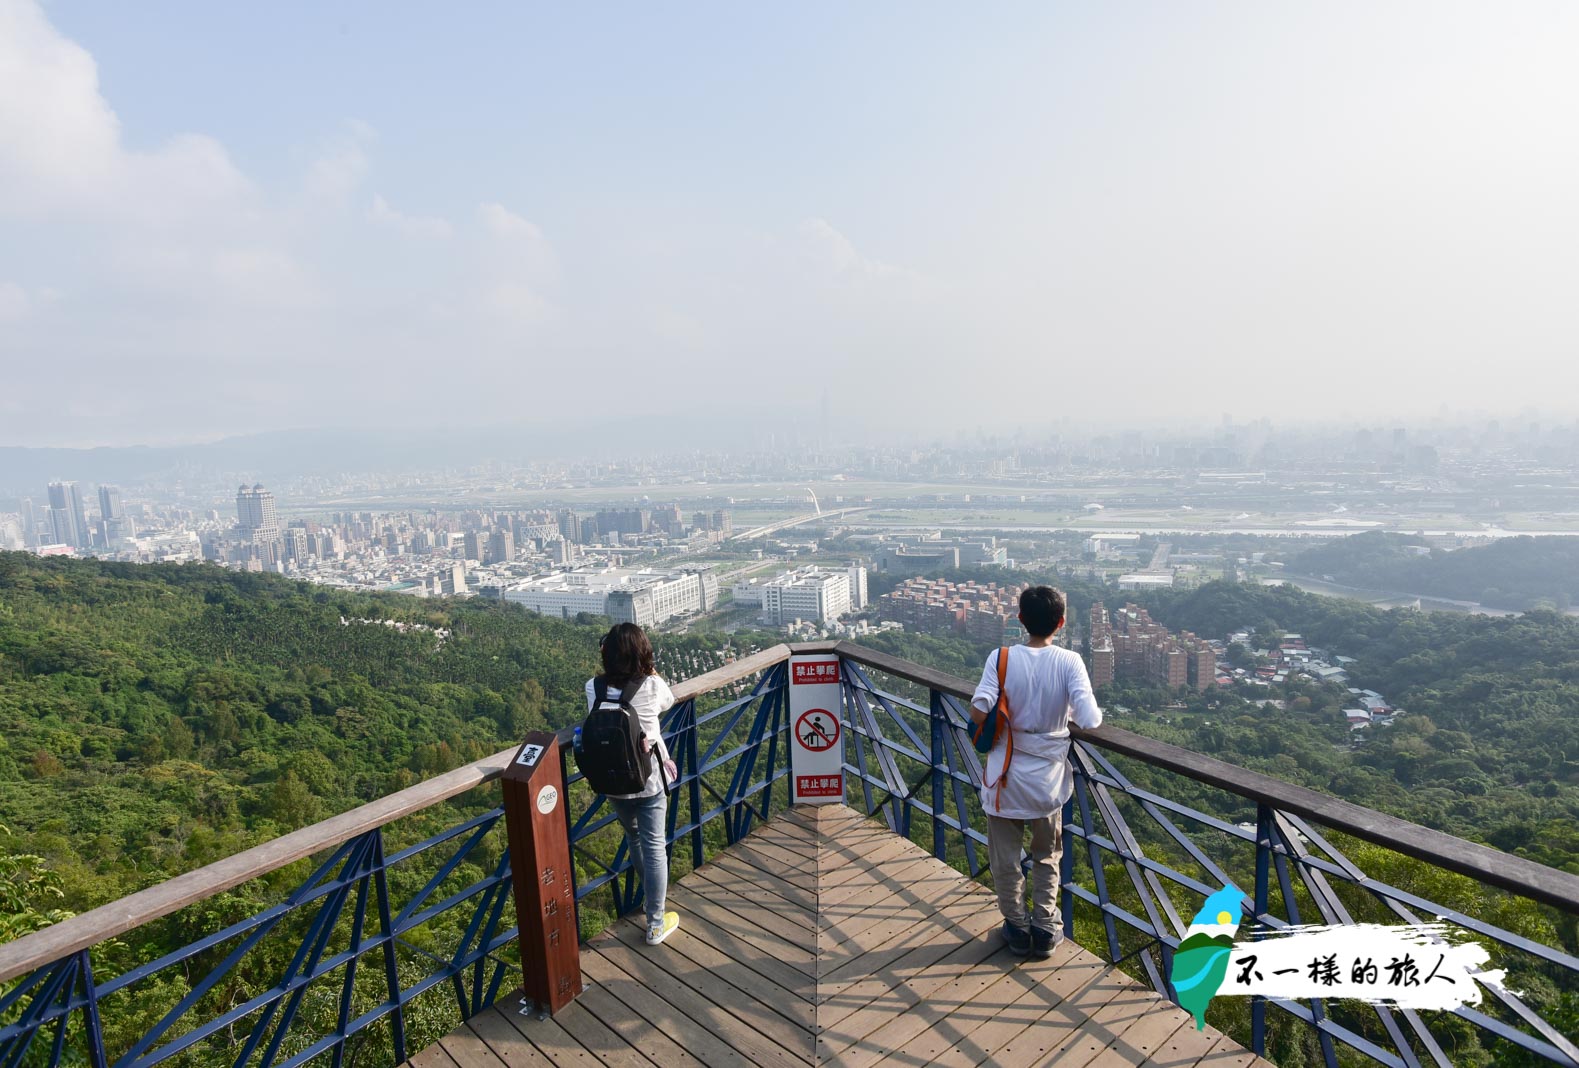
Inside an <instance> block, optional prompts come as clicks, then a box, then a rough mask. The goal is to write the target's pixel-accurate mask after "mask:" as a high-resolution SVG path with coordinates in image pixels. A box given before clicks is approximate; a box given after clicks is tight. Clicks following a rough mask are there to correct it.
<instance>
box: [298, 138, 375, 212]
mask: <svg viewBox="0 0 1579 1068" xmlns="http://www.w3.org/2000/svg"><path fill="white" fill-rule="evenodd" d="M377 136H378V135H377V132H376V131H375V130H374V129H373V127H371V126H369V125H368V124H367V123H365V122H361V121H358V120H356V119H352V120H349V121H348V122H346V123H345V125H344V129H343V130H342V131H341V132H340V134H339V135H338V136H336V137H333V138H330V139H329V140H327V141H325V142H324V143H322V144H320V145H319V146H318V151H317V154H316V155H315V156H314V157H313V160H312V162H311V163H310V164H309V165H308V167H307V175H306V178H305V180H304V185H305V187H306V189H307V195H308V196H311V197H316V198H318V199H321V200H329V201H339V200H344V199H345V198H346V197H349V196H350V195H351V194H352V193H354V192H356V190H357V189H358V188H359V187H360V186H361V184H362V182H363V180H364V179H366V177H367V172H368V170H369V169H370V168H371V161H370V160H369V158H368V146H370V145H371V144H372V143H373V141H374V140H375V139H376V138H377Z"/></svg>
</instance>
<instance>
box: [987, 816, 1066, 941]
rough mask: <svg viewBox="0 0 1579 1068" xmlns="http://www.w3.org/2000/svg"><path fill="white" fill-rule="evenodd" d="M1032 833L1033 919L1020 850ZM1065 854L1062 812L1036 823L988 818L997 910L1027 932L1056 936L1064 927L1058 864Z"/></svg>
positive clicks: (1042, 818)
mask: <svg viewBox="0 0 1579 1068" xmlns="http://www.w3.org/2000/svg"><path fill="white" fill-rule="evenodd" d="M1027 827H1029V828H1030V830H1031V916H1030V923H1029V925H1027V923H1026V916H1025V874H1024V873H1023V872H1022V871H1021V870H1020V850H1021V849H1022V848H1023V847H1024V844H1025V830H1026V828H1027ZM1063 851H1064V828H1063V813H1062V812H1054V813H1053V814H1052V815H1051V816H1042V817H1040V818H1039V819H1034V820H1010V819H1004V818H1003V817H1001V816H988V817H987V858H988V862H989V863H990V864H991V866H992V885H993V887H994V889H996V890H997V891H998V911H1000V912H1002V913H1003V918H1004V919H1006V920H1008V921H1009V922H1010V923H1012V924H1013V925H1014V926H1016V927H1018V928H1019V929H1020V930H1022V931H1024V930H1026V929H1027V926H1030V927H1035V928H1036V929H1037V930H1040V931H1049V932H1053V933H1056V932H1058V931H1059V930H1061V929H1062V927H1063V922H1064V921H1063V917H1062V916H1061V915H1060V914H1059V911H1058V861H1059V858H1060V857H1061V856H1062V855H1063Z"/></svg>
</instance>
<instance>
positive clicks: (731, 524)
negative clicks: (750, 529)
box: [712, 508, 735, 534]
mask: <svg viewBox="0 0 1579 1068" xmlns="http://www.w3.org/2000/svg"><path fill="white" fill-rule="evenodd" d="M712 525H713V529H714V530H716V531H718V532H719V533H720V534H732V533H734V529H735V520H734V517H733V516H732V515H730V513H729V512H727V511H725V510H724V509H722V508H720V509H718V510H717V511H715V512H714V513H713V524H712Z"/></svg>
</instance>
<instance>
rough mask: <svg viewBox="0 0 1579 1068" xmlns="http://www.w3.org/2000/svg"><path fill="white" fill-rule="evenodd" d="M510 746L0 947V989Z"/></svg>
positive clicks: (458, 779) (224, 886)
mask: <svg viewBox="0 0 1579 1068" xmlns="http://www.w3.org/2000/svg"><path fill="white" fill-rule="evenodd" d="M788 656H789V647H788V646H786V645H775V646H773V647H772V648H771V649H764V650H763V651H762V652H759V653H753V654H751V655H750V656H746V657H742V658H740V659H739V660H737V661H735V662H734V663H732V664H725V665H724V666H723V667H721V668H718V669H716V670H714V671H709V672H707V673H706V674H705V675H698V676H697V677H696V678H694V679H687V680H685V681H684V682H679V683H676V684H675V686H674V697H675V701H676V702H677V703H678V702H680V701H688V700H690V699H691V698H693V697H696V696H698V695H699V694H704V693H707V692H708V691H709V690H716V689H718V688H719V687H720V686H727V685H728V684H729V683H731V682H738V681H739V680H741V679H743V678H749V677H750V676H753V675H756V674H757V673H758V672H760V671H762V670H764V669H766V668H769V667H772V666H773V665H774V664H777V663H779V662H780V661H782V660H784V659H785V658H786V657H788ZM561 733H562V734H564V736H565V737H564V738H563V739H562V741H565V742H568V741H569V733H570V732H569V731H568V730H567V731H564V732H561ZM516 748H517V747H516V746H511V747H510V748H509V749H503V750H500V751H499V752H497V753H495V754H493V755H492V756H487V757H483V758H482V759H481V760H476V761H473V762H472V763H470V764H467V765H466V766H465V767H460V768H456V769H455V770H454V771H447V772H445V773H444V774H443V775H435V776H434V777H433V778H431V779H427V780H424V781H423V782H419V783H417V784H416V785H415V786H408V787H406V788H405V789H404V790H399V791H397V792H395V793H392V794H389V795H388V796H386V797H381V798H379V799H378V800H377V801H372V802H369V803H368V804H366V805H362V806H361V807H360V808H353V809H351V810H350V811H349V812H342V813H341V814H340V815H338V816H331V817H330V818H329V819H326V820H322V821H320V822H318V823H314V824H310V825H309V826H306V827H303V828H301V829H300V830H295V831H292V832H290V833H289V834H284V835H281V836H280V837H278V838H274V839H271V840H269V841H267V842H264V843H263V844H262V845H257V846H253V847H252V848H251V849H247V850H243V851H242V852H240V853H236V854H234V855H233V856H229V857H226V858H224V859H223V860H217V861H215V862H214V863H212V864H208V865H205V866H204V867H201V868H198V869H196V870H195V871H189V872H186V873H185V874H183V875H177V876H175V877H174V878H171V879H166V880H165V881H164V882H162V883H156V884H155V885H153V886H150V887H148V888H147V889H144V890H139V891H137V892H136V893H135V894H129V895H127V896H126V897H123V898H118V899H117V900H115V901H111V902H110V903H108V904H106V905H100V906H99V907H98V908H96V909H92V910H90V911H88V912H84V913H83V914H82V915H80V916H73V917H72V918H71V919H69V920H63V921H62V922H60V923H57V924H54V925H53V926H50V927H46V928H44V929H43V930H42V931H35V932H33V933H32V934H29V935H23V936H22V937H21V938H18V939H16V940H15V941H13V942H7V943H5V944H4V945H0V983H3V982H5V981H7V980H9V979H15V978H17V977H18V976H22V975H26V974H28V973H29V972H32V971H34V970H35V969H38V968H42V967H44V966H45V965H47V964H53V963H54V962H55V961H57V960H60V959H62V958H64V957H69V956H71V955H72V954H73V953H77V952H79V951H81V950H84V949H87V948H88V947H90V946H96V945H98V944H99V943H100V942H104V941H107V940H109V939H111V938H115V937H117V936H119V935H123V934H125V933H126V932H127V931H130V930H133V929H134V928H137V927H141V926H142V925H143V924H145V923H152V922H153V921H154V920H157V919H160V918H162V917H165V916H168V915H170V914H171V913H172V912H177V911H179V910H180V909H183V908H185V907H186V906H188V905H191V904H193V903H194V902H198V901H202V900H203V899H204V898H209V897H213V896H214V895H215V894H219V893H223V892H224V891H226V890H229V889H232V888H233V887H237V886H240V885H241V884H242V883H244V882H247V881H248V880H251V879H256V878H258V877H259V876H263V875H267V874H268V873H269V872H272V871H277V870H279V869H280V868H283V867H285V866H286V865H287V864H294V863H295V862H296V861H298V860H301V859H302V858H303V857H310V856H312V855H313V854H314V853H321V852H323V851H324V850H326V849H332V848H333V847H335V846H337V845H339V844H340V843H341V842H345V841H347V840H349V839H352V838H355V837H356V836H357V835H360V834H366V833H367V832H368V831H371V830H373V829H374V828H376V827H382V826H384V825H385V824H387V823H391V822H393V821H395V820H398V819H400V818H401V817H402V816H409V815H411V814H412V813H414V812H420V811H422V810H423V809H425V808H428V807H430V806H432V805H436V804H438V803H439V802H441V801H448V800H449V799H450V798H452V797H456V796H458V795H460V794H463V793H465V792H466V791H467V790H472V789H475V788H476V787H478V786H482V785H484V784H486V783H489V782H492V781H493V780H494V779H497V778H498V777H499V775H500V774H501V773H502V772H503V771H504V769H505V766H506V765H508V764H509V762H510V758H511V757H513V756H514V755H515V751H516Z"/></svg>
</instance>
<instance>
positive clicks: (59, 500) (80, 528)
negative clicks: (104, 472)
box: [49, 482, 89, 549]
mask: <svg viewBox="0 0 1579 1068" xmlns="http://www.w3.org/2000/svg"><path fill="white" fill-rule="evenodd" d="M49 521H50V526H51V527H53V528H54V534H55V541H56V543H57V544H60V545H71V546H75V547H76V548H78V549H86V548H87V547H88V541H89V538H88V513H87V511H86V510H85V509H84V508H83V507H82V491H81V490H80V489H78V488H77V484H76V483H75V482H51V483H50V484H49Z"/></svg>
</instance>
